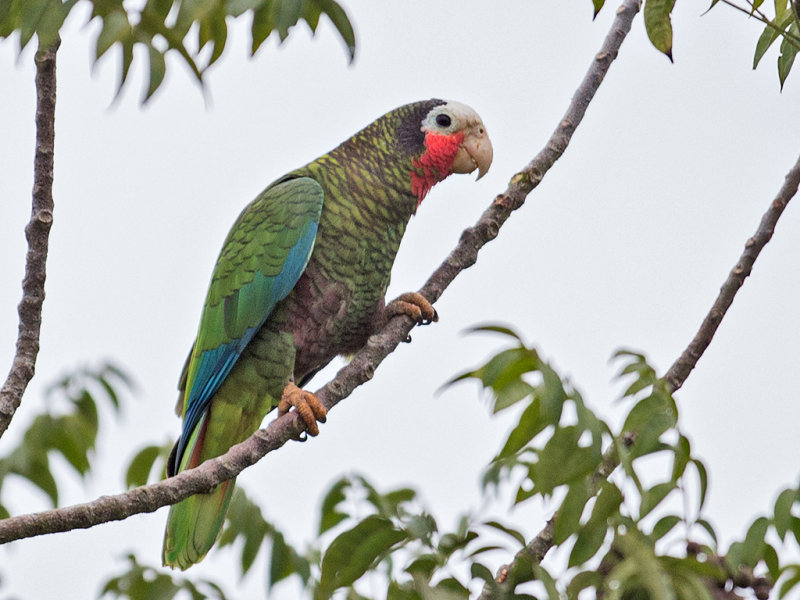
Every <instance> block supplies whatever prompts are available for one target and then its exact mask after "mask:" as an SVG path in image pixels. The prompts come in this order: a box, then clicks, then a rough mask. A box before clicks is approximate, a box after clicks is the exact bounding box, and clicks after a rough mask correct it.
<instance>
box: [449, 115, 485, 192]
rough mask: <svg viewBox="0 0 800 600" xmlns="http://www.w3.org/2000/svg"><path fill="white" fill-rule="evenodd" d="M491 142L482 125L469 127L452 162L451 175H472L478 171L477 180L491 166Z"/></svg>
mask: <svg viewBox="0 0 800 600" xmlns="http://www.w3.org/2000/svg"><path fill="white" fill-rule="evenodd" d="M492 156H493V151H492V142H491V140H490V139H489V134H488V133H486V128H485V127H484V126H483V123H480V124H478V125H475V126H473V127H470V129H469V130H468V131H467V133H466V135H465V136H464V141H463V142H461V147H460V148H459V149H458V154H456V158H455V160H454V161H453V173H472V172H473V171H474V170H475V169H478V179H480V178H481V177H483V176H484V175H486V172H487V171H488V170H489V167H490V166H491V165H492Z"/></svg>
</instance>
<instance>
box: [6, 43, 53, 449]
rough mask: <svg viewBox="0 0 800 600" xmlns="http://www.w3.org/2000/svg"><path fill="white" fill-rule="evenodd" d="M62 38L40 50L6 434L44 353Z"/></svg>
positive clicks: (7, 397)
mask: <svg viewBox="0 0 800 600" xmlns="http://www.w3.org/2000/svg"><path fill="white" fill-rule="evenodd" d="M59 44H60V41H59V40H56V42H55V43H53V44H52V45H51V46H50V47H49V48H47V49H44V50H42V49H41V48H40V49H39V51H38V52H37V53H36V57H35V62H36V154H35V156H34V162H33V201H32V207H31V218H30V221H29V222H28V225H27V226H26V227H25V237H26V238H27V240H28V253H27V256H26V258H25V278H24V279H23V280H22V301H21V302H20V303H19V307H18V309H17V310H18V312H19V332H18V334H17V350H16V354H15V355H14V360H13V362H12V364H11V370H10V372H9V374H8V377H7V378H6V381H5V383H3V387H2V388H0V437H1V436H2V435H3V433H5V431H6V429H8V425H9V423H11V419H12V418H13V416H14V413H15V412H16V410H17V408H19V405H20V402H21V401H22V395H23V394H24V393H25V388H27V387H28V383H29V382H30V380H31V379H32V378H33V374H34V370H35V368H36V355H37V354H38V353H39V332H40V330H41V326H42V303H43V302H44V280H45V274H46V273H45V267H46V264H47V245H48V238H49V235H50V227H51V226H52V224H53V150H54V143H55V131H54V123H55V112H56V51H57V50H58V46H59Z"/></svg>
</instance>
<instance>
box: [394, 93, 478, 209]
mask: <svg viewBox="0 0 800 600" xmlns="http://www.w3.org/2000/svg"><path fill="white" fill-rule="evenodd" d="M417 106H418V110H416V111H413V113H415V114H414V116H413V117H410V118H409V122H407V123H405V124H404V127H405V128H406V131H407V132H408V133H407V135H406V136H405V140H406V143H408V144H414V145H415V146H416V148H414V150H415V152H414V158H413V159H412V161H411V167H412V168H411V171H410V174H411V190H412V192H413V193H414V194H415V195H416V196H417V206H419V204H420V203H421V202H422V200H423V198H425V195H426V194H427V193H428V192H429V191H430V189H431V188H432V187H433V186H434V185H435V184H436V183H438V182H440V181H442V180H443V179H444V178H445V177H447V176H448V175H450V174H451V173H472V172H473V171H475V170H477V171H478V179H480V178H481V177H483V176H484V175H485V174H486V172H487V171H488V170H489V166H490V165H491V164H492V142H491V141H490V140H489V135H488V134H487V133H486V127H484V125H483V121H482V120H481V118H480V117H479V116H478V113H476V112H475V111H474V110H473V109H471V108H470V107H469V106H467V105H465V104H461V103H460V102H455V101H452V100H428V101H427V102H421V103H418V105H417ZM420 115H422V120H421V121H420V120H419V117H420Z"/></svg>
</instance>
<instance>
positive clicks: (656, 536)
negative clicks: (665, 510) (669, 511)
mask: <svg viewBox="0 0 800 600" xmlns="http://www.w3.org/2000/svg"><path fill="white" fill-rule="evenodd" d="M680 522H681V518H680V517H678V516H675V515H667V516H665V517H661V518H660V519H659V520H658V521H657V522H656V524H655V525H653V531H652V533H651V534H650V537H651V538H652V540H653V541H654V542H657V541H658V540H660V539H661V538H663V537H664V536H665V535H667V534H668V533H669V532H670V531H672V529H673V528H674V527H675V525H677V524H678V523H680Z"/></svg>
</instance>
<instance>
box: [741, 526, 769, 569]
mask: <svg viewBox="0 0 800 600" xmlns="http://www.w3.org/2000/svg"><path fill="white" fill-rule="evenodd" d="M768 528H769V520H767V519H766V518H765V517H759V518H757V519H756V520H755V521H753V523H752V525H750V528H749V529H748V530H747V535H746V536H745V538H744V543H743V544H742V562H743V563H744V564H745V565H747V566H749V567H755V566H756V563H758V561H760V560H761V558H762V557H763V556H764V547H765V543H764V537H765V536H766V535H767V529H768Z"/></svg>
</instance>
